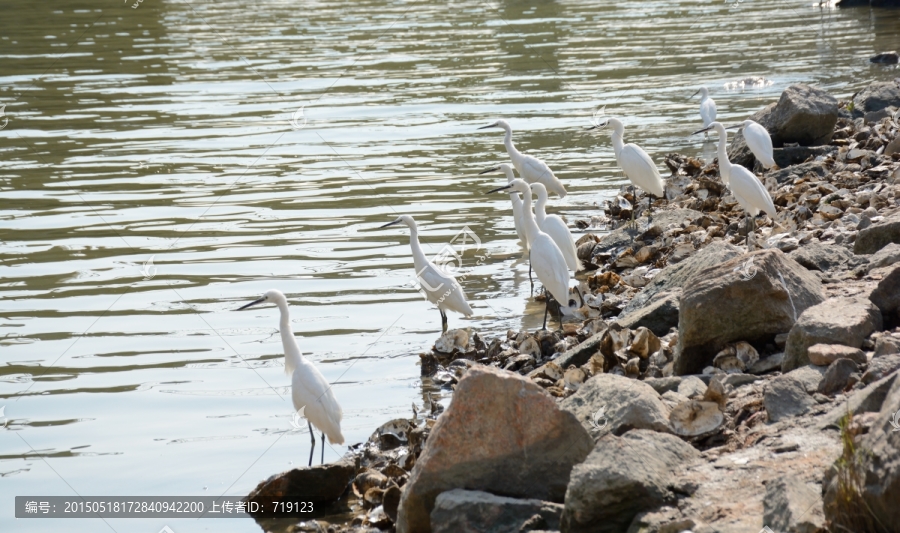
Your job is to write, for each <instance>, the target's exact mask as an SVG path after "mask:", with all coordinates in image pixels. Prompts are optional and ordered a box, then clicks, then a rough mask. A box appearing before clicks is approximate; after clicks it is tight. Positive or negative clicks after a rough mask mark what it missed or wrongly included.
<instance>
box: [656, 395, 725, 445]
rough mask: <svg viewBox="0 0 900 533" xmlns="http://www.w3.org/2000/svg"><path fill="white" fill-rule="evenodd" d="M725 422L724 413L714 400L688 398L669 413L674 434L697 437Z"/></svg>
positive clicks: (710, 431)
mask: <svg viewBox="0 0 900 533" xmlns="http://www.w3.org/2000/svg"><path fill="white" fill-rule="evenodd" d="M724 423H725V415H723V414H722V411H720V410H719V406H718V404H716V403H715V402H701V401H696V400H689V401H687V402H683V403H680V404H678V405H676V406H675V408H674V409H672V411H671V412H670V413H669V424H670V425H671V426H672V431H674V432H675V434H676V435H681V436H682V437H698V436H700V435H706V434H708V433H712V432H713V431H715V430H717V429H718V428H720V427H721V426H722V424H724Z"/></svg>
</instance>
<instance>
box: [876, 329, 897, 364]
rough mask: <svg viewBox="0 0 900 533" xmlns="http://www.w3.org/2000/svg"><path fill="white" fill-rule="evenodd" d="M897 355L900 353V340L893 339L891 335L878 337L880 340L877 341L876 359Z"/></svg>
mask: <svg viewBox="0 0 900 533" xmlns="http://www.w3.org/2000/svg"><path fill="white" fill-rule="evenodd" d="M895 353H900V339H898V338H896V337H891V336H889V335H882V336H881V337H878V340H876V341H875V354H874V357H881V356H882V355H891V354H895ZM873 362H874V361H873Z"/></svg>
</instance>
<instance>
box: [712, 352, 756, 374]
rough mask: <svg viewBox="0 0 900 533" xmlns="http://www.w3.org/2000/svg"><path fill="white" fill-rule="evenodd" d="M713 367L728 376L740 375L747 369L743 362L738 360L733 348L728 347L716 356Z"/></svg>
mask: <svg viewBox="0 0 900 533" xmlns="http://www.w3.org/2000/svg"><path fill="white" fill-rule="evenodd" d="M713 366H714V367H716V368H718V369H720V370H722V371H724V372H725V373H728V374H740V373H741V372H743V371H744V370H745V369H746V368H747V367H746V366H744V362H743V361H741V360H740V359H738V357H737V354H736V352H735V348H734V346H728V347H726V348H725V349H724V350H722V351H721V352H719V353H718V354H716V357H715V359H713ZM705 373H706V372H705V371H704V374H705Z"/></svg>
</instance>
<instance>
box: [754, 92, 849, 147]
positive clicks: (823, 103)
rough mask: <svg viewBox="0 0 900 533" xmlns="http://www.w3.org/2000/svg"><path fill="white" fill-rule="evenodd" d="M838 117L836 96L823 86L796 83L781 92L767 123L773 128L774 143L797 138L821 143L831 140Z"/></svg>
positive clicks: (770, 129) (791, 140)
mask: <svg viewBox="0 0 900 533" xmlns="http://www.w3.org/2000/svg"><path fill="white" fill-rule="evenodd" d="M837 118H838V101H837V99H835V98H834V97H833V96H831V95H829V94H828V93H826V92H825V91H823V90H821V89H817V88H815V87H810V86H809V85H803V84H797V85H791V86H790V87H788V88H787V89H785V90H784V92H783V93H781V98H780V99H779V100H778V104H777V105H776V106H775V109H773V110H772V115H771V119H770V122H769V123H768V124H765V126H766V128H767V129H768V130H769V131H770V132H771V134H772V143H773V144H774V145H775V146H783V145H784V143H794V142H795V143H799V144H800V145H802V146H818V145H821V144H827V143H828V142H829V141H831V135H832V134H833V133H834V125H835V124H837Z"/></svg>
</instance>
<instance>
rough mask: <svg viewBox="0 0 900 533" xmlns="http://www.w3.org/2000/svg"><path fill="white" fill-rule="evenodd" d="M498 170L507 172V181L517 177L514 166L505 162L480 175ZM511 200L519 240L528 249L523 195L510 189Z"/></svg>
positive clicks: (510, 181) (509, 181)
mask: <svg viewBox="0 0 900 533" xmlns="http://www.w3.org/2000/svg"><path fill="white" fill-rule="evenodd" d="M498 170H502V171H503V172H504V173H505V174H506V182H507V183H512V181H513V180H514V179H516V176H515V174H513V167H512V166H510V165H508V164H506V163H503V164H502V165H500V166H496V167H493V168H489V169H487V170H485V171H483V172H479V173H478V175H479V176H480V175H482V174H487V173H488V172H496V171H498ZM509 201H510V202H512V210H513V223H515V225H516V235H518V236H519V241H520V242H521V243H522V246H524V247H525V251H526V252H527V251H528V237H527V236H526V235H525V219H524V218H523V215H522V210H523V209H524V208H523V207H522V197H521V196H519V193H517V192H516V191H509Z"/></svg>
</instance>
